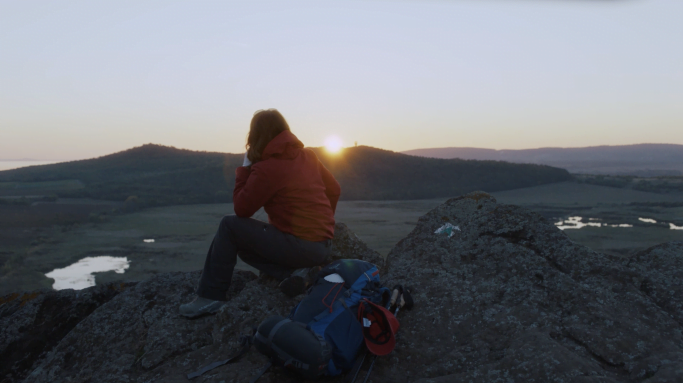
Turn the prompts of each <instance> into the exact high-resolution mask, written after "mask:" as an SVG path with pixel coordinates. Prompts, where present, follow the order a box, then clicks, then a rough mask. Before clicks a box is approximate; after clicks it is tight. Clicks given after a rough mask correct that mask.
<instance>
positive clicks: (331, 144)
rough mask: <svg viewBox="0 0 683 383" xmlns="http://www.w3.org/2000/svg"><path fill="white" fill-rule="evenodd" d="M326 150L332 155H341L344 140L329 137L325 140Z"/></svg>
mask: <svg viewBox="0 0 683 383" xmlns="http://www.w3.org/2000/svg"><path fill="white" fill-rule="evenodd" d="M325 149H327V151H328V152H330V153H339V151H340V150H341V149H342V140H341V139H340V138H339V137H337V136H329V137H327V138H326V139H325Z"/></svg>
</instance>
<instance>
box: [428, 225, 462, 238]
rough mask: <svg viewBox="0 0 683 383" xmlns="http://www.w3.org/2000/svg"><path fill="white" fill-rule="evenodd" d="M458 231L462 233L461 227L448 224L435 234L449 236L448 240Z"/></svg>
mask: <svg viewBox="0 0 683 383" xmlns="http://www.w3.org/2000/svg"><path fill="white" fill-rule="evenodd" d="M456 231H460V227H459V226H455V225H453V224H451V223H447V224H445V225H443V226H441V227H440V228H438V229H436V231H435V232H434V234H443V235H448V238H450V237H452V236H454V235H455V232H456Z"/></svg>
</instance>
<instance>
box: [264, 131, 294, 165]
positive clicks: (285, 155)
mask: <svg viewBox="0 0 683 383" xmlns="http://www.w3.org/2000/svg"><path fill="white" fill-rule="evenodd" d="M303 147H304V144H303V143H302V142H301V141H299V139H298V138H296V136H295V135H294V134H293V133H292V132H290V131H289V130H285V131H284V132H282V133H280V134H278V135H277V136H275V138H273V139H272V140H271V141H270V142H269V143H268V145H266V148H265V149H263V153H262V154H261V160H267V159H269V158H271V157H277V158H282V159H290V158H294V157H296V155H297V152H298V150H299V149H303Z"/></svg>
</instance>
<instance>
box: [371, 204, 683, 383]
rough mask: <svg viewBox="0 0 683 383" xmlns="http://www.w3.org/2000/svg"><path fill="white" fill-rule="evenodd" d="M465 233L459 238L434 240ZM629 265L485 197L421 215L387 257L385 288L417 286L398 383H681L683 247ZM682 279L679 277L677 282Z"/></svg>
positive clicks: (401, 344) (386, 362) (381, 370)
mask: <svg viewBox="0 0 683 383" xmlns="http://www.w3.org/2000/svg"><path fill="white" fill-rule="evenodd" d="M446 224H450V225H452V226H457V227H459V230H452V231H451V232H452V233H453V235H452V236H450V237H449V235H448V234H447V233H446V232H445V231H444V232H442V233H441V234H437V233H436V232H437V231H438V230H439V229H440V228H442V227H443V226H444V225H446ZM680 246H681V245H680V243H679V244H668V245H662V246H659V247H655V248H653V249H650V250H648V251H645V252H644V253H641V254H639V255H637V256H636V257H635V258H634V259H633V260H632V261H631V262H630V263H629V262H627V261H620V260H618V259H615V258H611V257H608V256H606V255H604V254H601V253H597V252H595V251H592V250H590V249H588V248H586V247H584V246H581V245H578V244H576V243H574V242H572V241H571V240H570V239H569V238H568V237H567V236H566V235H565V234H564V233H563V232H562V231H560V230H558V229H557V228H555V227H554V226H553V225H552V224H551V223H549V222H547V221H546V220H545V219H544V218H543V217H541V216H540V215H538V214H536V213H533V212H530V211H528V210H525V209H523V208H520V207H517V206H511V205H503V204H498V203H496V201H495V199H494V198H493V197H491V196H490V195H488V194H486V193H482V192H477V193H471V194H468V195H466V196H463V197H459V198H454V199H451V200H449V201H447V202H446V203H444V204H443V205H441V206H439V207H437V208H436V209H434V210H432V211H431V212H429V213H428V214H427V215H425V216H423V217H422V218H420V220H419V222H418V225H417V227H416V228H415V229H414V230H413V231H412V232H411V233H410V235H408V237H407V238H405V239H403V240H402V241H401V242H399V244H398V245H397V246H396V247H395V248H394V249H393V250H392V251H391V252H390V253H389V255H388V258H387V263H388V272H387V274H386V279H385V280H386V283H387V284H389V285H393V284H395V283H402V284H408V285H412V287H413V289H414V298H415V301H416V303H415V309H414V310H413V311H412V312H403V313H400V314H399V316H400V318H399V319H400V320H401V330H400V332H399V336H398V344H397V347H396V350H395V352H394V353H393V356H392V357H389V358H381V359H380V360H378V361H379V363H378V365H377V366H376V368H377V373H378V376H383V379H386V381H395V382H420V383H428V382H642V381H646V382H665V381H667V382H674V381H683V337H682V334H681V333H682V330H683V326H682V325H681V322H680V320H678V319H677V318H680V313H681V311H680V308H681V306H680V303H681V297H682V296H683V291H682V290H681V284H680V281H681V279H680V276H681V272H682V270H683V268H682V264H681V259H682V258H681V256H682V255H681V251H680V249H681V247H680ZM676 278H678V279H676Z"/></svg>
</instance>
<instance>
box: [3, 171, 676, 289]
mask: <svg viewBox="0 0 683 383" xmlns="http://www.w3.org/2000/svg"><path fill="white" fill-rule="evenodd" d="M493 194H494V196H495V197H496V198H497V199H498V201H499V202H501V203H509V204H516V205H521V206H524V207H527V208H529V209H532V210H534V211H536V212H538V213H539V214H541V215H543V216H544V217H546V218H548V219H556V218H557V217H565V218H566V217H570V216H581V217H585V219H586V220H588V218H593V219H594V220H600V222H604V223H607V224H631V225H633V227H629V228H622V227H600V228H597V227H585V228H582V229H578V230H565V232H566V233H567V235H568V236H569V237H570V238H572V239H573V240H574V241H576V242H578V243H581V244H584V245H586V246H589V247H591V248H593V249H595V250H598V251H603V252H607V253H611V254H614V255H628V254H631V253H633V252H634V251H637V250H641V249H644V248H647V247H649V246H652V245H655V244H658V243H661V242H665V241H673V240H678V241H681V240H683V231H680V230H679V231H677V230H670V229H669V228H668V226H667V225H665V224H664V223H662V222H666V223H669V222H671V223H675V224H676V225H679V226H683V194H656V193H648V192H642V191H636V190H629V189H618V188H609V187H604V186H596V185H588V184H577V183H558V184H553V185H544V186H538V187H533V188H526V189H517V190H511V191H505V192H498V193H493ZM445 200H446V199H445V198H440V199H433V200H414V201H342V202H340V203H339V206H338V209H337V214H336V218H337V221H339V222H344V223H346V224H347V225H348V226H349V227H350V228H351V230H353V231H354V232H355V233H356V234H357V235H358V236H359V237H360V238H361V239H362V240H364V241H365V242H366V243H367V244H368V245H369V246H370V247H372V248H373V249H376V250H377V251H379V252H380V253H381V254H383V255H386V254H388V252H389V251H390V250H391V248H392V247H393V246H394V245H395V244H396V243H397V242H398V241H399V240H400V239H402V238H403V237H405V236H406V235H407V234H408V233H410V231H411V230H412V229H413V227H414V226H415V224H416V222H417V219H418V218H419V217H420V216H422V215H424V214H425V213H426V212H428V211H429V210H430V209H432V208H434V207H435V206H437V205H439V204H440V203H442V202H444V201H445ZM94 202H96V201H80V200H70V201H63V200H60V201H58V202H56V203H54V204H51V203H42V205H43V206H48V207H50V206H51V207H52V208H57V207H59V206H58V205H60V204H61V205H63V206H79V209H81V210H83V209H86V208H91V209H92V208H94V207H99V208H102V209H104V210H105V211H106V210H107V209H111V206H107V205H101V206H100V205H97V204H96V203H94ZM70 204H71V205H70ZM63 206H62V207H63ZM32 208H36V206H33V207H32ZM38 208H39V206H38ZM85 211H89V210H85ZM232 212H233V209H232V204H203V205H181V206H165V207H157V208H149V209H145V210H141V211H137V212H133V213H127V214H111V215H106V214H105V215H103V216H99V215H97V214H95V216H96V218H97V219H95V220H93V219H92V216H93V214H92V213H91V214H90V218H91V219H85V220H81V221H80V222H77V223H73V224H70V225H57V224H56V225H52V226H44V227H38V228H36V227H33V228H30V229H29V228H14V229H13V230H15V232H16V233H18V234H21V233H24V235H25V236H26V238H25V240H24V241H16V240H15V241H14V242H12V240H11V239H10V238H9V237H1V236H0V241H2V243H0V244H1V245H2V247H0V248H1V249H2V250H1V251H0V257H2V258H0V260H2V262H3V264H4V266H3V268H2V271H1V274H0V294H2V293H7V292H10V291H16V290H30V289H34V288H39V287H50V286H51V284H52V280H51V279H48V278H46V277H45V276H44V275H43V274H44V273H47V272H49V271H51V270H53V269H55V268H63V267H65V266H68V265H70V264H72V263H74V262H76V261H78V260H79V259H82V258H84V257H91V256H98V255H111V256H118V257H128V259H129V260H130V261H131V265H130V268H129V269H128V270H126V272H125V273H124V274H115V273H114V272H107V273H100V274H97V277H96V278H97V279H96V280H97V282H104V281H110V280H114V279H121V278H124V279H128V280H140V279H144V278H147V277H149V276H151V275H153V274H155V273H159V272H167V271H180V270H183V271H187V270H197V269H200V268H201V267H202V266H203V263H204V258H205V255H206V251H207V249H208V247H209V244H210V242H211V238H212V237H213V234H214V232H215V230H216V228H217V225H218V223H219V222H220V219H221V217H222V216H223V215H225V214H232ZM86 217H87V216H86ZM100 218H101V219H100ZM255 218H257V219H263V220H266V219H267V218H266V216H265V213H264V212H263V211H259V212H258V213H257V214H256V215H255ZM639 218H649V219H654V220H656V221H658V224H651V223H646V222H642V221H640V220H639ZM9 230H10V229H9V228H7V229H3V231H4V232H9ZM3 238H4V239H3ZM12 238H14V237H12ZM145 239H154V243H145V242H144V240H145ZM238 267H241V268H248V266H246V265H244V264H242V263H239V264H238Z"/></svg>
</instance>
